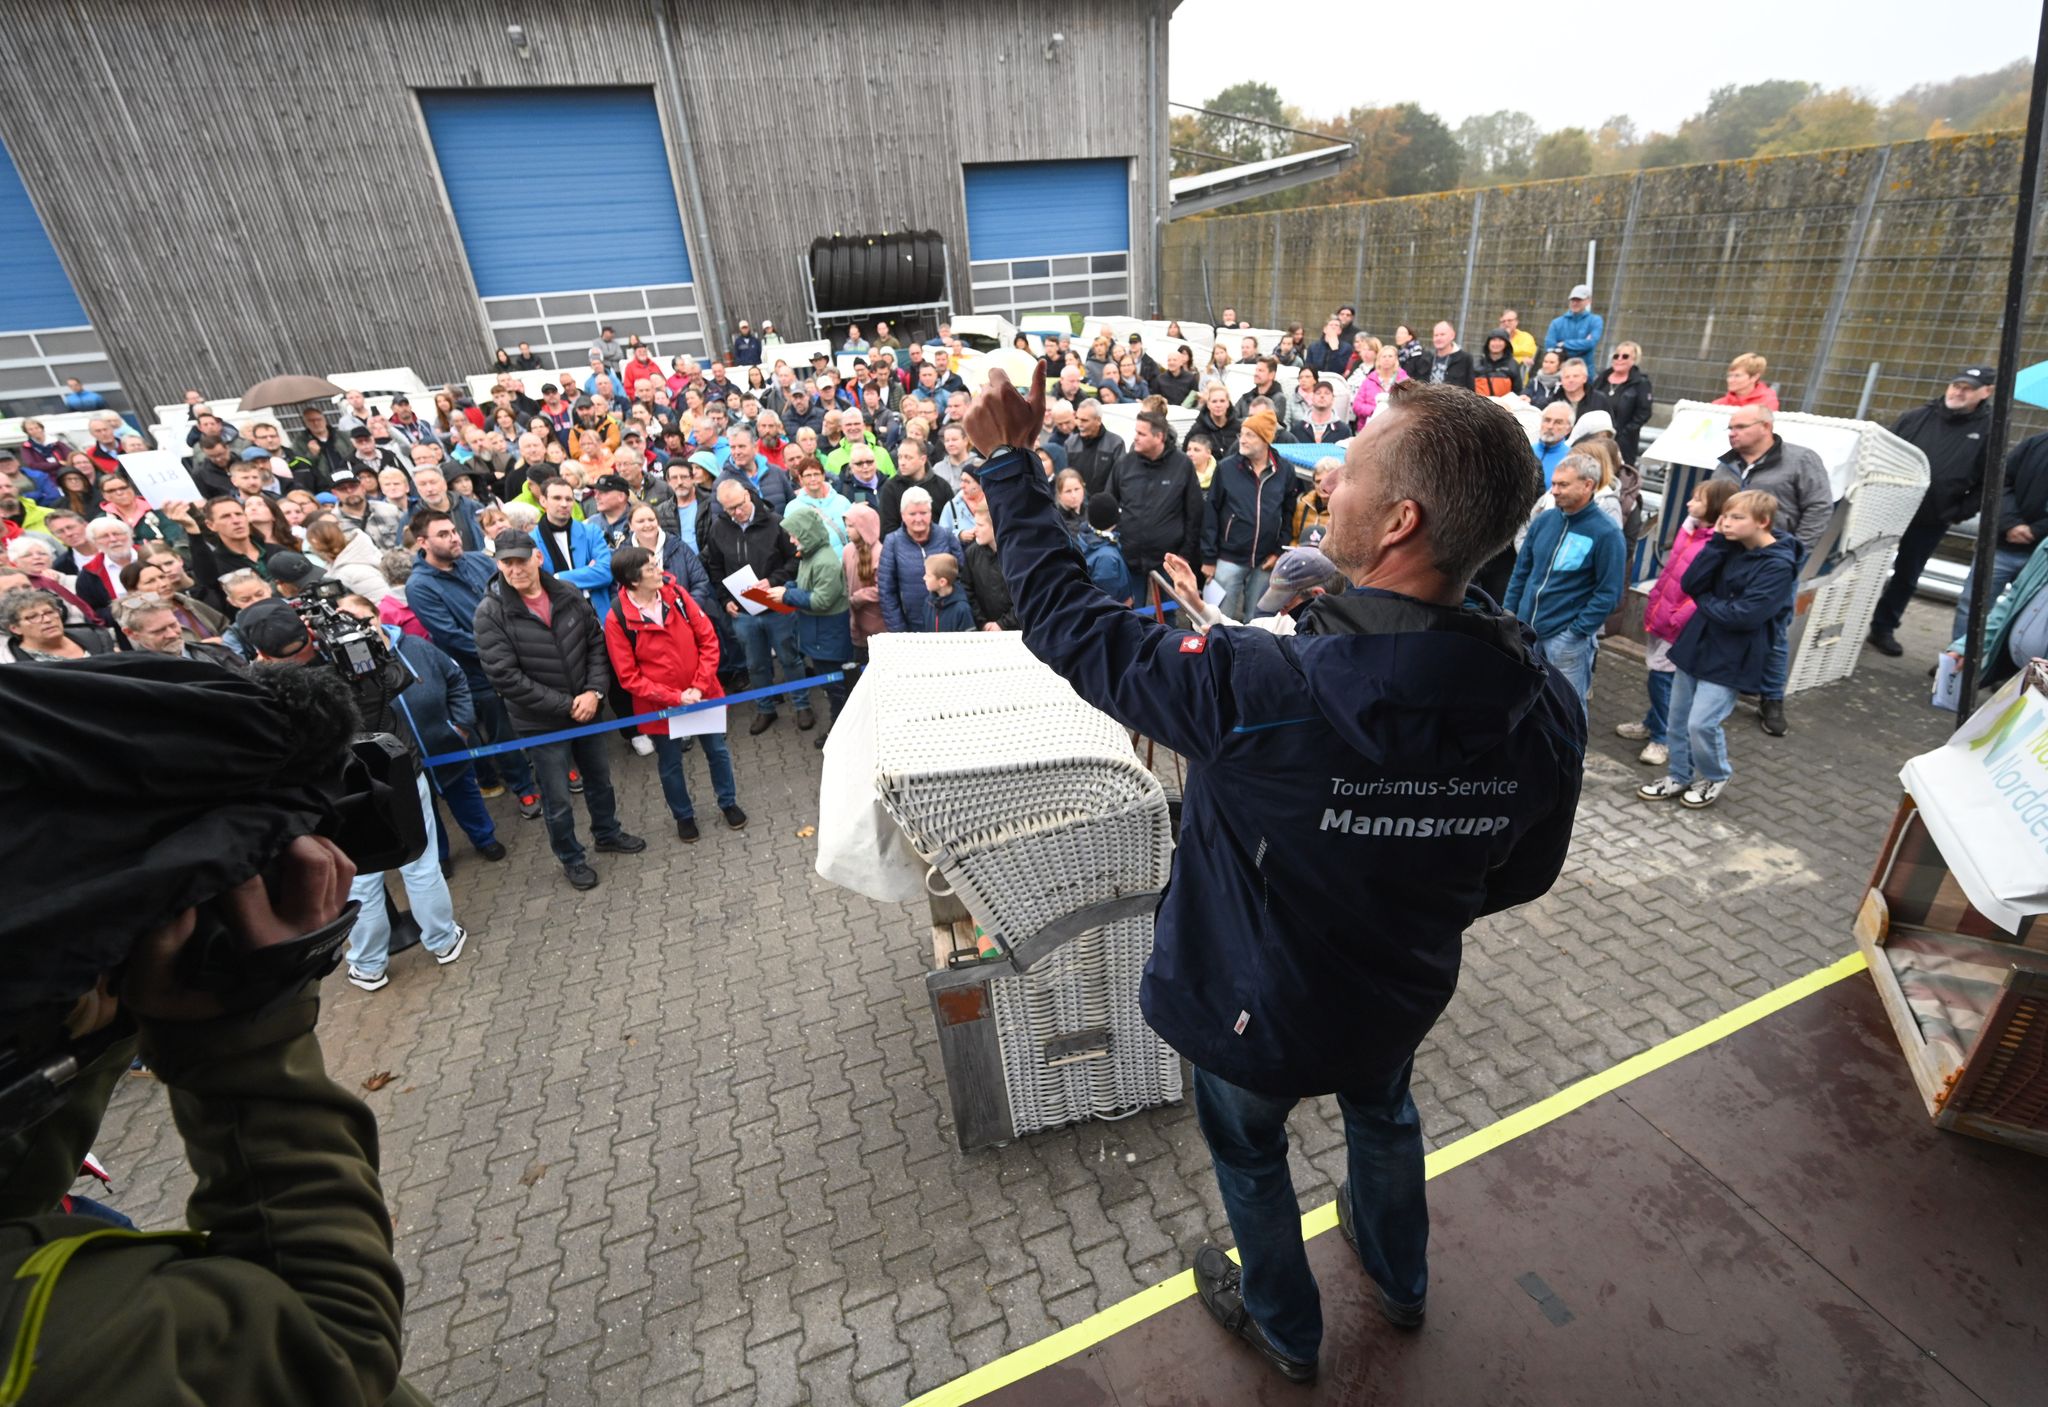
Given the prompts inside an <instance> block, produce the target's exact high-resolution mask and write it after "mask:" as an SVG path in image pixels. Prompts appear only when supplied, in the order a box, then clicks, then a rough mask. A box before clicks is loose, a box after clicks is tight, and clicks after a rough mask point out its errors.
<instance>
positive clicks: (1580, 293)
mask: <svg viewBox="0 0 2048 1407" xmlns="http://www.w3.org/2000/svg"><path fill="white" fill-rule="evenodd" d="M1571 297H1572V298H1583V299H1585V300H1586V301H1587V302H1589V303H1590V302H1592V301H1593V290H1592V289H1591V288H1589V287H1588V286H1587V285H1585V284H1583V283H1575V284H1573V285H1572V291H1571ZM1566 301H1567V302H1569V301H1570V299H1567V300H1566Z"/></svg>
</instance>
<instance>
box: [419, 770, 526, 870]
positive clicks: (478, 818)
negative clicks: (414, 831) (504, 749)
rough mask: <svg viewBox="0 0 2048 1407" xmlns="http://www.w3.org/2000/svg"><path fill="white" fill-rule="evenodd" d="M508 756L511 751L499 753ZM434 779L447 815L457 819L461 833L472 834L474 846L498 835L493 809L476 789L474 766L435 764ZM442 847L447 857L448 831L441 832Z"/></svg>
mask: <svg viewBox="0 0 2048 1407" xmlns="http://www.w3.org/2000/svg"><path fill="white" fill-rule="evenodd" d="M508 755H511V754H506V753H500V754H499V756H501V757H503V756H508ZM434 780H435V781H436V782H438V783H439V784H440V787H441V803H442V804H443V805H444V806H446V807H447V808H448V814H449V815H450V816H453V817H454V818H455V824H456V825H458V826H460V827H462V833H463V834H464V835H466V836H468V837H469V843H470V844H471V845H474V846H477V847H479V848H481V847H483V846H486V845H489V844H490V843H491V842H492V841H494V840H496V839H497V838H498V827H497V825H496V824H495V823H494V822H493V821H492V820H491V813H490V811H489V810H488V809H487V808H486V807H485V806H484V798H483V794H482V793H481V792H480V791H478V790H477V780H476V768H475V766H474V765H472V764H470V763H467V762H458V763H451V764H449V765H448V766H445V767H436V768H435V769H434ZM441 849H442V851H443V855H442V858H443V859H446V858H447V855H446V853H445V852H446V851H447V849H448V836H447V832H446V831H443V832H442V835H441Z"/></svg>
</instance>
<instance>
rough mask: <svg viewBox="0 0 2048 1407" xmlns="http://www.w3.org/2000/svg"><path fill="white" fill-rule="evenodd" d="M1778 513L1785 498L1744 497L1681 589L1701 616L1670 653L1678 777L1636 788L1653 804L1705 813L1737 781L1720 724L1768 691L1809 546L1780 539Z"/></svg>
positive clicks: (1733, 502)
mask: <svg viewBox="0 0 2048 1407" xmlns="http://www.w3.org/2000/svg"><path fill="white" fill-rule="evenodd" d="M1777 516H1778V500H1777V499H1776V498H1775V497H1773V496H1772V495H1770V494H1768V493H1765V492H1764V491H1763V490H1761V489H1750V490H1748V491H1747V492H1744V493H1738V494H1736V495H1735V496H1734V497H1733V498H1731V499H1729V500H1728V506H1727V507H1726V508H1724V509H1722V510H1721V521H1720V523H1719V525H1718V531H1716V532H1715V534H1714V536H1713V537H1711V538H1709V539H1707V545H1706V546H1705V547H1702V548H1701V549H1700V552H1699V555H1698V556H1697V557H1695V558H1693V560H1692V565H1691V566H1689V567H1687V568H1686V569H1685V580H1684V581H1683V582H1682V583H1681V585H1682V586H1683V588H1684V591H1685V594H1686V595H1688V596H1690V597H1692V599H1693V600H1694V602H1696V603H1697V606H1698V609H1696V610H1695V611H1694V612H1693V614H1692V619H1691V620H1689V621H1687V622H1686V623H1685V629H1684V630H1683V631H1682V632H1681V633H1680V634H1679V637H1678V643H1677V644H1675V645H1673V646H1672V647H1671V662H1672V663H1673V664H1675V665H1677V666H1678V673H1677V674H1676V675H1674V676H1673V678H1672V681H1671V710H1670V713H1669V714H1668V715H1667V717H1668V721H1667V722H1666V724H1665V731H1664V736H1665V740H1666V741H1667V742H1668V743H1669V745H1670V747H1671V764H1670V765H1671V770H1670V773H1669V775H1667V776H1665V777H1664V778H1663V779H1662V780H1661V781H1655V782H1651V783H1650V784H1649V785H1648V786H1643V787H1638V788H1636V795H1637V796H1639V797H1641V798H1642V799H1643V800H1645V801H1669V800H1670V799H1671V798H1672V797H1677V798H1678V802H1679V804H1680V805H1681V806H1688V807H1691V808H1692V809H1693V810H1695V811H1697V810H1700V809H1701V808H1703V807H1707V806H1712V805H1713V804H1714V803H1715V802H1716V801H1718V800H1720V799H1721V792H1722V791H1723V790H1724V789H1725V788H1726V787H1727V785H1728V779H1729V777H1730V776H1732V775H1733V771H1732V769H1731V768H1730V766H1729V764H1728V739H1727V737H1726V736H1725V735H1724V734H1723V733H1722V731H1721V720H1723V719H1724V718H1726V717H1727V716H1728V714H1729V713H1730V711H1732V710H1733V709H1734V707H1735V696H1736V695H1737V694H1754V693H1756V692H1758V691H1759V690H1760V689H1761V688H1762V687H1763V682H1764V663H1765V661H1766V660H1767V659H1768V658H1769V656H1770V650H1771V641H1770V624H1771V618H1772V617H1773V616H1775V615H1777V614H1778V612H1780V611H1782V610H1783V609H1784V608H1785V602H1786V601H1788V600H1790V599H1791V596H1792V583H1793V582H1795V581H1797V580H1798V578H1799V564H1800V563H1801V562H1802V561H1804V560H1805V558H1806V544H1805V543H1803V542H1801V541H1800V540H1799V539H1798V538H1796V537H1791V536H1786V537H1778V536H1777V535H1775V534H1774V533H1772V531H1771V524H1772V522H1773V521H1775V520H1776V518H1777ZM1695 771H1697V776H1695Z"/></svg>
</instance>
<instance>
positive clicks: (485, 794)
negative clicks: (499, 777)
mask: <svg viewBox="0 0 2048 1407" xmlns="http://www.w3.org/2000/svg"><path fill="white" fill-rule="evenodd" d="M476 794H477V795H478V796H481V797H482V798H483V799H484V800H486V801H496V800H497V799H498V798H499V797H501V796H503V795H504V794H505V784H504V783H503V782H492V783H491V784H490V785H489V786H487V787H478V788H477V789H476Z"/></svg>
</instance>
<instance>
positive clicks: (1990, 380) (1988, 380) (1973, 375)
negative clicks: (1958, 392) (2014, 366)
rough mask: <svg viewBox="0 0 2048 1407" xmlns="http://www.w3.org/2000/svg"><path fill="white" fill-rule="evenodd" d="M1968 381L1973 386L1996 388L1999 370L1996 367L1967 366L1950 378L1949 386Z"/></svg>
mask: <svg viewBox="0 0 2048 1407" xmlns="http://www.w3.org/2000/svg"><path fill="white" fill-rule="evenodd" d="M1958 381H1967V382H1969V383H1970V384H1971V385H1972V386H1995V385H1997V384H1998V368H1997V367H1995V366H1966V367H1964V368H1963V369H1962V370H1961V371H1959V372H1957V373H1956V374H1955V375H1954V376H1952V377H1950V378H1949V384H1950V385H1951V386H1953V385H1955V383H1956V382H1958Z"/></svg>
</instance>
